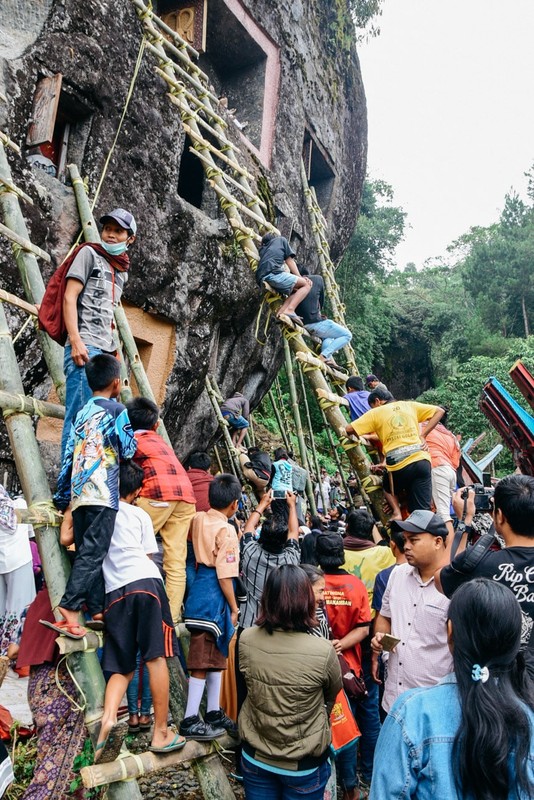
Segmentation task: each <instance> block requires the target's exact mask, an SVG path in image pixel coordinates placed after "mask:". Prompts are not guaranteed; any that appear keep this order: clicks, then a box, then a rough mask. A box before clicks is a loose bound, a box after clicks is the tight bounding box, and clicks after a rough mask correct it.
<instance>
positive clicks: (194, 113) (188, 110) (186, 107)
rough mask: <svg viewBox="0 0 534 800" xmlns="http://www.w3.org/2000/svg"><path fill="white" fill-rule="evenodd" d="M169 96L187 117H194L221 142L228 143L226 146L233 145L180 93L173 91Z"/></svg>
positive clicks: (198, 123)
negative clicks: (181, 96) (183, 98)
mask: <svg viewBox="0 0 534 800" xmlns="http://www.w3.org/2000/svg"><path fill="white" fill-rule="evenodd" d="M167 97H168V98H169V100H170V101H171V103H173V104H174V105H175V106H176V107H177V108H179V109H180V111H183V113H184V114H185V115H186V116H185V118H186V119H194V120H195V122H196V123H197V125H200V127H201V128H204V130H206V131H208V133H211V135H212V136H216V137H217V138H218V139H219V141H220V142H221V144H224V145H226V147H231V146H232V143H231V142H230V141H229V140H228V139H226V137H222V136H220V135H218V134H217V131H216V130H215V129H214V128H212V126H211V125H210V124H209V122H206V120H204V119H202V117H201V116H200V114H199V112H198V111H194V110H193V109H192V108H191V106H189V105H188V104H187V103H186V102H185V101H184V100H181V99H180V96H179V95H178V93H176V94H173V93H172V92H169V93H168V95H167Z"/></svg>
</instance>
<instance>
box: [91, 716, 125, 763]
mask: <svg viewBox="0 0 534 800" xmlns="http://www.w3.org/2000/svg"><path fill="white" fill-rule="evenodd" d="M127 727H128V726H127V724H126V723H124V722H116V723H115V725H113V726H112V727H111V728H110V731H109V733H108V735H107V738H106V739H104V741H103V742H100V744H97V745H96V747H95V764H107V763H109V762H110V761H115V759H116V758H118V755H119V753H120V751H121V747H122V744H123V742H124V737H125V735H126V729H127Z"/></svg>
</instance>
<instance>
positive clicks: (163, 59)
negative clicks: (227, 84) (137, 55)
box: [146, 36, 219, 103]
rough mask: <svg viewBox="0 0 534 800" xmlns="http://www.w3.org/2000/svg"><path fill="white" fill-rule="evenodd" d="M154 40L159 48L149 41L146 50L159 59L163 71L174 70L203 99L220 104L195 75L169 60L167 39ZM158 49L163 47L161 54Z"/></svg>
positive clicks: (155, 38) (161, 37)
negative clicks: (168, 68)
mask: <svg viewBox="0 0 534 800" xmlns="http://www.w3.org/2000/svg"><path fill="white" fill-rule="evenodd" d="M154 40H155V41H156V42H157V46H156V45H155V44H154V42H153V41H152V42H150V41H148V39H147V43H146V48H147V50H148V51H149V52H150V53H152V55H154V56H156V57H157V59H158V61H159V63H160V66H162V67H163V69H165V67H170V68H171V69H172V70H173V72H175V73H176V74H178V75H181V76H182V78H185V79H186V80H187V82H188V83H189V84H190V85H191V86H193V87H194V88H195V89H196V90H197V92H199V93H200V94H201V96H202V97H203V98H205V99H210V100H213V102H214V103H218V102H219V99H218V98H217V97H216V96H215V95H214V94H212V93H211V92H210V90H209V89H208V88H207V87H206V86H204V85H203V84H202V83H200V81H198V80H197V79H196V78H195V76H194V75H191V73H190V72H188V71H187V70H185V69H183V68H182V67H181V66H180V65H179V64H177V63H176V62H175V61H172V60H171V59H170V58H169V56H168V55H167V53H166V52H165V42H166V39H165V38H164V37H163V36H160V37H159V39H158V38H157V37H154ZM158 47H161V52H160V51H159V50H158Z"/></svg>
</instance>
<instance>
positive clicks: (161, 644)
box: [95, 461, 185, 762]
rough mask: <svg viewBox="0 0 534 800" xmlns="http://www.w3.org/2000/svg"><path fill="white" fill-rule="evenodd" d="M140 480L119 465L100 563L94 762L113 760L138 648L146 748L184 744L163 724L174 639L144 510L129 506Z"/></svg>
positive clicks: (163, 749) (138, 472)
mask: <svg viewBox="0 0 534 800" xmlns="http://www.w3.org/2000/svg"><path fill="white" fill-rule="evenodd" d="M142 483H143V470H142V468H141V467H139V466H137V464H134V463H133V462H132V461H124V462H122V463H121V465H120V503H119V511H118V513H117V518H116V521H115V529H114V531H113V537H112V539H111V544H110V547H109V551H108V554H107V556H106V558H105V559H104V562H103V564H102V571H103V574H104V582H105V586H106V602H105V610H104V622H105V624H106V639H105V644H104V655H103V658H102V669H103V670H105V671H107V672H111V673H113V674H112V675H111V677H110V679H109V681H108V683H107V686H106V696H105V700H104V713H103V716H102V726H101V729H100V734H99V736H98V743H97V745H96V748H95V761H101V762H105V761H113V760H114V759H115V758H116V757H117V756H118V754H119V751H120V748H121V744H122V737H121V735H120V733H119V729H118V728H119V726H118V725H117V712H118V709H119V705H120V703H121V701H122V698H123V697H124V693H125V691H126V689H127V687H128V684H129V683H130V681H131V679H132V677H133V674H134V671H135V666H136V656H137V652H138V650H139V651H140V652H141V657H142V659H143V661H144V662H145V664H146V666H147V668H148V674H149V679H150V691H151V692H152V699H153V703H154V729H153V733H152V744H151V746H150V748H149V749H150V750H152V751H153V752H155V753H169V752H171V751H173V750H179V749H180V748H181V747H183V746H184V744H185V739H184V737H183V736H180V735H179V734H177V733H176V732H175V731H174V730H172V729H171V728H169V727H168V726H167V716H168V712H169V671H168V668H167V662H166V660H165V659H166V658H169V657H170V656H173V655H176V654H177V652H178V644H177V641H176V635H175V633H174V625H173V621H172V616H171V612H170V608H169V601H168V600H167V595H166V594H165V589H164V587H163V581H162V579H161V575H160V573H159V570H158V568H157V566H156V565H155V564H154V562H153V561H152V560H151V558H150V554H152V553H157V552H158V546H157V543H156V537H155V536H154V530H153V528H152V522H151V520H150V517H149V516H148V514H147V513H146V512H145V511H143V510H142V509H141V508H137V507H136V506H134V505H132V504H133V503H134V502H135V499H136V498H137V496H138V495H139V492H140V490H141V485H142Z"/></svg>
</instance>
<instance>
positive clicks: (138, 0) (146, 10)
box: [132, 0, 199, 58]
mask: <svg viewBox="0 0 534 800" xmlns="http://www.w3.org/2000/svg"><path fill="white" fill-rule="evenodd" d="M132 3H133V5H134V6H135V7H136V9H137V10H138V11H140V12H141V13H140V15H139V16H140V17H141V19H142V20H143V21H144V20H145V19H150V20H152V21H153V22H154V23H155V24H156V25H157V26H158V27H159V28H161V29H162V30H163V31H165V33H166V34H167V35H168V36H172V38H173V39H174V40H175V41H176V43H177V44H178V45H179V46H180V47H181V48H182V49H185V50H187V51H188V52H189V53H190V54H191V55H192V56H193V58H198V56H199V53H198V52H197V51H196V50H195V48H194V47H193V46H192V45H190V44H189V42H186V41H185V39H182V37H181V36H180V34H179V33H177V32H176V31H173V29H172V28H170V27H169V26H168V25H167V23H166V22H163V20H162V19H160V18H159V17H157V16H156V15H155V14H154V13H153V11H152V7H151V6H150V7H148V6H146V5H145V3H143V0H132Z"/></svg>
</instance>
